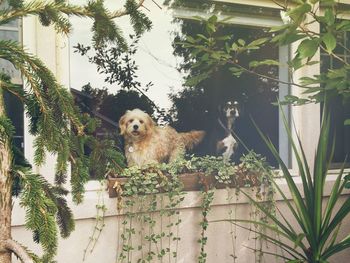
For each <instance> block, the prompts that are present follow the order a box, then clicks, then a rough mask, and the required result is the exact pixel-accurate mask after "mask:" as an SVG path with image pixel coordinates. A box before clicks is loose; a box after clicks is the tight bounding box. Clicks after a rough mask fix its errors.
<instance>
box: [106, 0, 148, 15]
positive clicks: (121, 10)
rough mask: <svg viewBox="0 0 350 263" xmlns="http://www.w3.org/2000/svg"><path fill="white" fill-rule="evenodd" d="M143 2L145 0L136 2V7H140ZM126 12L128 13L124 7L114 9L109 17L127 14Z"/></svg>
mask: <svg viewBox="0 0 350 263" xmlns="http://www.w3.org/2000/svg"><path fill="white" fill-rule="evenodd" d="M144 2H145V0H139V2H138V3H137V8H140V7H141V6H142V5H143V3H144ZM128 14H129V12H128V11H127V10H126V9H125V8H123V9H120V10H117V11H114V12H113V13H112V14H111V16H110V18H117V17H121V16H125V15H128Z"/></svg>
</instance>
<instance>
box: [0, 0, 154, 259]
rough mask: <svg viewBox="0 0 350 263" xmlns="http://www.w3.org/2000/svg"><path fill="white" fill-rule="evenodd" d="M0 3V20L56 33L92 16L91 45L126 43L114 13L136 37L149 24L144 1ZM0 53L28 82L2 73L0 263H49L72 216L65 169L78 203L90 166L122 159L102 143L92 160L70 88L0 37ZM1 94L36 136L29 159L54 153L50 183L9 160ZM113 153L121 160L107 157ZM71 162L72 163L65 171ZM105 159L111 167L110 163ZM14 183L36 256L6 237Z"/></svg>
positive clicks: (9, 129)
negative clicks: (113, 4) (27, 21)
mask: <svg viewBox="0 0 350 263" xmlns="http://www.w3.org/2000/svg"><path fill="white" fill-rule="evenodd" d="M0 2H1V10H0V25H6V24H7V23H9V22H15V21H17V20H19V19H22V18H23V17H26V16H35V17H36V18H38V21H39V22H40V24H41V25H42V26H49V25H51V26H53V27H54V28H55V30H56V31H57V33H63V34H68V33H70V32H71V30H72V25H71V23H70V21H69V16H79V17H85V18H90V19H92V21H93V26H92V33H93V39H92V41H93V45H94V46H96V47H97V46H99V45H101V44H102V43H117V44H118V45H120V46H122V47H123V48H126V41H125V39H124V37H123V34H122V32H121V29H120V28H119V26H118V25H117V24H116V23H115V21H114V20H113V19H114V18H117V17H120V16H129V18H130V22H131V24H132V25H133V28H134V30H135V31H136V32H137V33H138V34H141V33H142V32H144V31H145V30H148V29H150V27H151V23H150V20H149V19H148V18H147V17H146V16H145V15H144V14H143V13H142V12H140V10H139V7H140V6H141V5H142V3H143V1H137V2H136V1H135V0H128V1H126V3H125V6H124V7H123V8H122V9H120V10H115V11H113V12H111V11H109V10H107V8H106V7H105V5H104V1H103V0H95V1H88V2H87V3H86V5H84V6H79V5H72V4H69V3H67V1H62V0H50V1H39V0H31V1H23V0H11V1H6V2H5V1H0ZM0 57H1V59H2V60H5V61H7V62H9V63H11V64H12V65H13V66H14V67H15V68H16V69H17V70H18V71H19V72H20V74H21V76H22V77H23V79H24V80H25V83H26V85H27V87H26V88H25V89H24V88H23V87H22V86H20V85H15V84H13V83H12V82H11V79H10V77H8V76H7V75H5V74H3V73H2V72H1V73H0V262H2V263H9V262H11V258H12V254H15V255H17V256H18V257H19V258H20V260H21V261H22V262H26V263H27V262H28V263H31V262H33V261H35V262H45V263H49V262H52V261H53V258H54V257H55V255H56V252H57V241H58V234H59V233H60V234H61V236H62V237H63V238H66V237H68V235H69V234H70V232H71V231H72V230H73V229H74V222H73V219H72V213H71V211H70V210H69V208H68V207H67V203H66V200H65V195H67V193H68V192H67V191H66V190H65V189H64V187H63V186H64V184H65V182H66V180H67V176H68V174H69V173H70V172H71V173H70V174H71V186H72V196H73V201H75V202H76V203H80V202H82V200H83V193H84V183H85V182H86V181H87V180H88V178H89V167H90V164H92V163H94V164H96V163H97V162H99V161H100V160H101V159H105V160H107V159H108V161H104V164H107V163H108V165H104V167H105V168H104V169H106V168H107V167H108V168H111V169H112V168H115V169H116V170H117V169H118V168H120V167H119V164H120V163H121V159H122V156H121V155H120V153H118V152H117V151H115V149H114V150H113V149H110V150H111V151H109V150H107V151H106V149H105V148H103V151H105V152H101V151H100V149H101V148H99V147H93V148H94V150H93V154H91V156H90V157H91V159H92V158H94V157H95V158H97V159H95V160H94V161H91V159H90V158H89V156H87V154H86V152H85V148H84V146H86V144H90V145H91V144H95V143H97V141H92V139H93V138H92V137H91V136H90V135H91V134H89V131H91V127H89V126H90V125H91V124H92V122H93V121H92V120H89V121H86V119H84V117H83V116H82V115H81V113H80V111H79V110H78V108H77V107H76V106H75V104H74V100H73V97H72V96H71V94H70V93H69V91H68V90H67V89H66V88H64V87H62V86H61V85H60V84H59V83H58V81H57V80H56V78H55V76H54V74H53V73H52V72H51V71H50V70H49V69H48V68H47V67H46V66H45V64H44V63H43V62H42V61H41V60H40V59H39V58H38V57H36V56H34V55H32V54H30V53H29V52H28V51H27V50H26V48H25V47H23V46H22V44H21V43H18V42H17V41H13V40H3V39H2V40H0ZM5 92H8V93H11V94H12V95H13V96H15V97H17V98H18V100H19V101H21V102H22V103H23V105H24V110H25V112H26V115H27V117H28V120H29V121H28V122H29V129H28V130H29V133H30V134H31V135H33V136H35V141H34V147H33V148H34V149H33V150H34V152H35V154H34V164H35V165H36V166H40V165H42V164H43V163H44V162H45V159H46V158H45V157H46V154H47V153H49V154H52V155H54V156H55V157H56V166H55V184H54V185H51V184H49V183H48V182H47V181H46V180H45V179H44V178H43V177H42V176H40V175H36V174H34V173H33V172H32V171H31V169H30V167H28V166H25V167H22V166H21V165H15V163H14V161H15V160H16V157H15V156H14V155H15V154H16V152H15V151H14V150H13V147H12V139H13V127H12V123H11V120H10V119H9V118H8V113H7V111H6V108H5V102H4V93H5ZM103 143H104V145H105V146H106V145H107V146H108V145H109V144H107V142H106V141H104V142H103ZM103 143H101V144H103ZM101 144H99V145H96V144H95V146H100V145H101ZM112 151H113V152H112ZM113 158H117V159H118V160H119V161H117V162H112V161H111V162H109V161H110V160H111V159H113ZM69 163H71V164H72V170H71V171H70V169H69V168H70V166H69V165H68V164H69ZM109 164H110V165H111V166H113V167H109ZM14 181H15V182H18V181H19V182H20V183H19V184H17V185H20V186H21V189H22V192H21V194H20V196H19V198H20V204H21V206H22V207H23V208H24V209H25V210H26V218H25V219H26V222H25V226H26V227H27V229H29V230H30V231H32V232H33V233H34V241H36V242H38V243H40V245H41V246H42V248H43V252H44V255H43V257H42V258H39V257H38V256H35V255H34V254H33V253H31V252H30V251H28V250H27V249H26V248H25V247H24V246H22V245H21V244H19V243H18V242H16V241H14V240H13V239H12V237H11V216H12V203H13V200H12V193H13V191H12V189H13V185H14V184H13V182H14ZM43 222H46V223H45V224H43ZM59 230H60V231H59Z"/></svg>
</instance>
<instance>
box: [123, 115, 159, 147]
mask: <svg viewBox="0 0 350 263" xmlns="http://www.w3.org/2000/svg"><path fill="white" fill-rule="evenodd" d="M154 126H155V124H154V122H153V120H152V118H151V117H150V116H149V115H148V114H147V113H146V112H144V111H142V110H140V109H134V110H131V111H130V110H128V111H127V112H126V113H125V114H124V115H123V116H122V117H121V118H120V120H119V128H120V134H121V135H123V136H124V137H128V138H130V139H132V140H138V139H141V138H143V137H145V136H146V135H147V133H149V132H150V131H151V130H152V129H153V128H154Z"/></svg>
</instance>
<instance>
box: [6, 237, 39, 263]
mask: <svg viewBox="0 0 350 263" xmlns="http://www.w3.org/2000/svg"><path fill="white" fill-rule="evenodd" d="M3 247H4V248H5V249H7V250H9V251H11V252H13V253H15V254H16V256H17V257H18V258H19V259H20V260H21V261H22V263H34V261H33V259H32V258H31V257H30V255H29V254H28V252H27V251H26V250H25V248H24V247H23V246H22V245H20V244H19V243H18V242H16V241H14V240H12V239H7V240H5V241H3Z"/></svg>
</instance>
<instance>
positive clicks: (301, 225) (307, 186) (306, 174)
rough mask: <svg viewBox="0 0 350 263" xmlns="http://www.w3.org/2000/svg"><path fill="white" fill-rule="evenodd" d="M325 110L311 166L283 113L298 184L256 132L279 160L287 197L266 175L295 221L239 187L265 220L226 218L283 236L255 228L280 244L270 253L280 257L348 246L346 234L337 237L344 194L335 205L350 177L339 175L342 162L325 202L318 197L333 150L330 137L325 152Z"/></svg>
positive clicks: (315, 257) (345, 207) (306, 256)
mask: <svg viewBox="0 0 350 263" xmlns="http://www.w3.org/2000/svg"><path fill="white" fill-rule="evenodd" d="M325 112H326V108H325V109H324V114H323V120H322V127H321V134H320V138H319V142H318V146H317V150H316V156H315V161H314V167H313V169H311V168H310V167H309V164H308V162H307V160H306V156H305V154H304V151H303V147H302V145H301V142H300V140H299V138H298V140H297V141H296V142H295V141H294V140H293V138H292V133H291V131H290V129H289V128H288V125H287V122H286V119H285V118H284V124H285V128H286V129H287V132H288V138H289V141H290V143H291V145H292V149H293V153H294V154H295V157H296V160H297V164H298V171H299V175H300V178H301V181H302V188H301V189H299V188H298V187H297V185H296V183H295V181H294V178H293V176H292V175H291V174H290V172H289V170H288V168H287V166H286V165H285V164H284V163H283V161H282V160H281V158H280V157H279V154H278V151H277V149H276V148H275V147H274V145H273V144H272V143H271V141H269V139H268V138H266V137H265V136H264V135H263V134H262V133H261V136H262V138H263V139H264V141H265V142H266V144H267V145H268V147H269V148H270V150H271V152H272V153H273V155H274V156H275V158H276V159H277V160H278V162H279V165H280V167H281V170H282V172H283V176H284V178H285V180H286V182H287V185H288V189H289V191H290V193H291V197H292V201H293V202H292V201H291V200H289V199H288V197H287V196H286V193H285V192H283V190H282V189H281V187H280V186H279V184H278V183H277V182H276V181H275V180H274V179H273V178H271V182H272V183H273V185H274V187H275V188H276V191H277V192H278V193H279V194H280V195H281V197H282V198H283V201H284V203H285V204H286V205H287V207H288V211H289V212H290V213H291V217H292V218H293V220H295V221H296V223H297V226H292V225H291V223H290V221H291V218H290V217H288V218H286V217H285V215H284V214H283V213H281V212H280V211H279V210H277V211H278V212H276V213H271V212H270V211H268V210H267V209H266V207H265V206H264V204H263V203H260V202H259V201H257V200H255V199H254V198H253V197H251V196H250V195H249V194H247V193H245V192H243V193H244V195H245V196H247V197H248V198H249V200H250V201H251V202H252V203H253V204H254V205H255V206H256V207H257V208H258V209H259V210H260V212H261V213H263V214H264V215H266V217H267V219H268V220H269V222H270V223H268V222H260V221H254V220H239V219H237V220H234V221H232V220H231V222H233V223H234V224H236V223H237V222H245V223H253V224H257V225H261V226H263V227H265V228H267V229H269V230H271V231H272V232H274V233H275V234H278V235H279V236H280V237H282V238H283V239H285V240H286V241H281V239H279V238H275V237H273V236H272V235H267V234H263V233H260V234H261V235H263V236H264V238H265V239H266V240H267V241H268V242H270V243H272V244H274V245H276V246H278V247H280V248H281V249H282V250H283V252H284V255H278V254H276V256H279V257H282V258H283V259H285V260H288V261H290V262H328V260H329V258H330V257H331V256H333V255H334V254H336V253H338V252H340V251H342V250H344V249H347V248H348V247H350V235H348V236H346V237H345V238H343V239H342V240H339V239H338V234H339V229H340V227H341V224H342V221H343V220H344V218H345V217H346V216H347V215H349V214H350V198H345V201H344V203H343V204H341V206H340V207H339V208H337V207H336V204H337V203H339V200H340V197H341V195H342V193H343V190H344V188H345V186H346V185H347V184H348V183H349V180H350V177H349V175H347V176H345V177H344V167H343V168H342V169H340V172H339V174H338V176H337V178H336V180H335V182H334V185H333V187H332V189H331V193H330V197H329V199H328V201H327V202H326V204H324V203H323V200H324V196H323V195H324V191H325V185H326V176H327V173H328V170H329V165H330V160H331V159H332V153H333V150H334V142H333V146H332V149H331V150H330V152H331V154H330V157H327V156H328V150H329V142H328V139H327V138H328V134H329V131H330V119H329V115H327V114H326V113H325ZM299 149H300V150H299ZM270 254H271V253H270Z"/></svg>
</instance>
